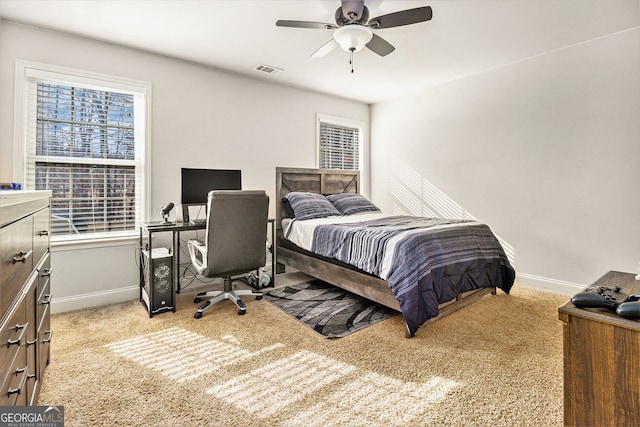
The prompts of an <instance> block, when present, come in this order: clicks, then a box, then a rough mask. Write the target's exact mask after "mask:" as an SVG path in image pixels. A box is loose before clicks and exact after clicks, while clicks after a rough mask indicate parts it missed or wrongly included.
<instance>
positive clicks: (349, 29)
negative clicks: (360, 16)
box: [333, 25, 373, 52]
mask: <svg viewBox="0 0 640 427" xmlns="http://www.w3.org/2000/svg"><path fill="white" fill-rule="evenodd" d="M333 38H334V40H335V41H336V42H338V44H339V45H340V47H341V48H342V49H344V50H345V51H347V52H358V51H360V50H362V49H363V48H364V47H365V46H366V44H367V43H369V42H370V41H371V38H373V31H371V29H370V28H369V27H365V26H362V25H345V26H343V27H340V28H338V29H337V30H335V32H334V33H333Z"/></svg>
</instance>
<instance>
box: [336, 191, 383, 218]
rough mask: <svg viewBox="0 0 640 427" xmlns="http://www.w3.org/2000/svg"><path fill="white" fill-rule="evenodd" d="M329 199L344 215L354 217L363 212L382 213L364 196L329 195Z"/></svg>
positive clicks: (351, 194) (348, 194)
mask: <svg viewBox="0 0 640 427" xmlns="http://www.w3.org/2000/svg"><path fill="white" fill-rule="evenodd" d="M327 199H329V201H330V202H331V203H332V204H333V206H335V207H336V209H337V210H338V211H340V213H341V214H342V215H353V214H356V213H361V212H380V209H378V207H377V206H376V205H374V204H373V203H371V202H370V201H369V200H367V198H366V197H364V196H363V195H362V194H355V193H338V194H329V195H328V196H327Z"/></svg>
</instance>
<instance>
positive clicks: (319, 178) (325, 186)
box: [276, 167, 360, 230]
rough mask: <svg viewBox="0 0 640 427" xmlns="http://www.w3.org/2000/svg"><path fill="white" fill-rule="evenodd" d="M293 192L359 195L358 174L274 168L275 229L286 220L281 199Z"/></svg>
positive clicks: (329, 170)
mask: <svg viewBox="0 0 640 427" xmlns="http://www.w3.org/2000/svg"><path fill="white" fill-rule="evenodd" d="M293 191H306V192H309V193H319V194H335V193H359V192H360V172H359V171H356V170H342V169H306V168H281V167H276V197H277V198H278V200H277V201H276V229H278V230H279V229H280V228H281V227H282V220H283V219H284V218H287V216H288V215H287V212H286V211H285V210H284V205H283V204H282V198H283V197H284V196H286V195H287V194H289V193H291V192H293Z"/></svg>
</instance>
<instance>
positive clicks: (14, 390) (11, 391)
mask: <svg viewBox="0 0 640 427" xmlns="http://www.w3.org/2000/svg"><path fill="white" fill-rule="evenodd" d="M27 367H28V366H25V367H24V368H22V369H16V375H17V374H19V373H21V372H22V378H20V384H18V388H10V389H9V391H8V393H9V396H11V395H12V394H15V393H18V394H20V392H21V391H22V387H24V382H25V381H26V380H27V373H28V372H27Z"/></svg>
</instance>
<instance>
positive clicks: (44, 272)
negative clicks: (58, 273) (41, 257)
mask: <svg viewBox="0 0 640 427" xmlns="http://www.w3.org/2000/svg"><path fill="white" fill-rule="evenodd" d="M49 276H51V268H49V267H47V268H45V269H44V270H42V277H49Z"/></svg>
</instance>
